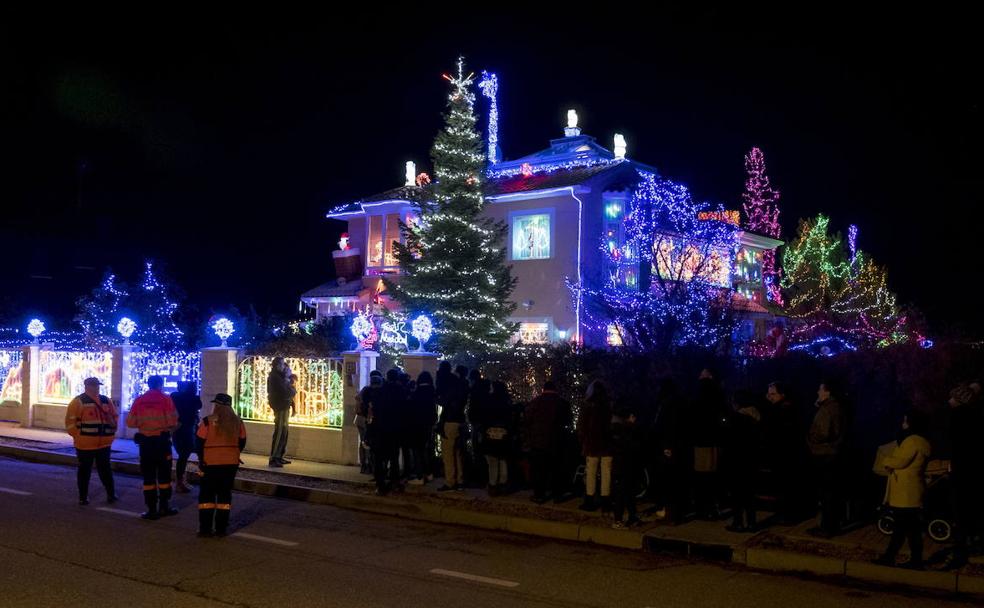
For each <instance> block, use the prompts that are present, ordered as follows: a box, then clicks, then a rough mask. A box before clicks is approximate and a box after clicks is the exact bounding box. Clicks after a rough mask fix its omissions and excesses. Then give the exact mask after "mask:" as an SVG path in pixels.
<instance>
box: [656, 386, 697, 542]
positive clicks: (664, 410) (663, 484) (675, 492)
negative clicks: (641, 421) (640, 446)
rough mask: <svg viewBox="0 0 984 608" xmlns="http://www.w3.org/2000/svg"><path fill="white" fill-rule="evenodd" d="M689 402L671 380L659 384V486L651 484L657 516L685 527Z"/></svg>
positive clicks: (657, 466)
mask: <svg viewBox="0 0 984 608" xmlns="http://www.w3.org/2000/svg"><path fill="white" fill-rule="evenodd" d="M686 416H687V407H686V399H684V397H683V395H682V394H681V393H680V390H679V388H678V387H677V384H676V382H674V380H673V379H672V378H668V377H667V378H663V379H662V380H660V382H659V392H658V393H657V397H656V417H655V420H654V421H653V426H652V430H651V433H652V441H651V442H650V444H651V446H652V448H653V449H654V450H656V454H655V458H654V459H652V460H654V461H655V464H656V466H655V467H654V468H653V470H655V471H658V473H657V476H656V477H657V480H658V481H657V482H656V483H654V484H652V485H653V486H655V487H654V488H653V487H651V489H654V490H655V491H656V492H657V493H658V494H662V496H660V497H659V501H658V502H661V503H662V507H663V508H662V509H661V510H659V511H657V512H656V516H657V517H660V516H661V515H662V518H665V519H666V520H667V521H669V522H670V523H671V524H674V525H676V524H680V523H683V520H684V517H685V516H686V514H687V507H688V506H689V500H690V484H689V479H690V471H691V469H692V466H691V464H690V460H691V458H692V456H693V444H692V443H691V442H690V438H689V436H688V434H687V431H688V426H687V424H686Z"/></svg>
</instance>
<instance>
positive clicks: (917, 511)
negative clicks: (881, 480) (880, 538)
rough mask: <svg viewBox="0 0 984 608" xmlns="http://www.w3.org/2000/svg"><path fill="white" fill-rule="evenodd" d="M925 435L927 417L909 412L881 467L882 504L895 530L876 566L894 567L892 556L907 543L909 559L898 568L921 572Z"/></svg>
mask: <svg viewBox="0 0 984 608" xmlns="http://www.w3.org/2000/svg"><path fill="white" fill-rule="evenodd" d="M928 431H929V419H928V417H927V416H926V415H925V414H924V413H922V412H920V411H918V410H911V411H910V412H909V413H907V414H906V415H905V417H904V418H903V419H902V432H901V433H900V436H899V439H898V447H896V448H895V450H894V451H893V452H892V454H891V456H889V457H888V458H886V459H885V461H884V463H883V465H884V467H885V470H886V471H888V483H887V485H886V487H885V503H886V504H887V505H888V508H889V509H891V511H892V518H893V519H894V520H895V527H894V529H893V530H892V538H891V540H889V541H888V547H886V548H885V553H884V554H882V556H881V557H879V558H878V559H876V560H874V562H875V563H876V564H880V565H882V566H895V565H896V564H895V556H896V554H897V553H898V552H899V549H901V548H902V544H903V543H904V542H905V540H906V539H908V540H909V553H910V557H909V561H908V562H906V563H904V564H901V567H903V568H910V569H912V570H922V569H923V561H922V551H923V538H922V534H923V533H922V530H923V522H922V507H923V497H924V496H925V494H926V463H928V462H929V455H930V446H929V441H928V440H927V439H926V435H927V434H928Z"/></svg>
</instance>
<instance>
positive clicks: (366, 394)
mask: <svg viewBox="0 0 984 608" xmlns="http://www.w3.org/2000/svg"><path fill="white" fill-rule="evenodd" d="M382 386H383V372H381V371H379V370H378V369H374V370H372V371H371V372H370V373H369V386H363V387H362V390H360V391H359V394H358V395H357V396H356V402H357V408H356V414H355V428H357V429H359V472H360V473H363V474H366V475H372V473H373V467H372V448H371V447H370V441H371V440H370V437H369V423H368V420H369V408H370V407H371V406H372V402H373V399H374V398H375V397H376V396H378V395H379V389H380V388H382Z"/></svg>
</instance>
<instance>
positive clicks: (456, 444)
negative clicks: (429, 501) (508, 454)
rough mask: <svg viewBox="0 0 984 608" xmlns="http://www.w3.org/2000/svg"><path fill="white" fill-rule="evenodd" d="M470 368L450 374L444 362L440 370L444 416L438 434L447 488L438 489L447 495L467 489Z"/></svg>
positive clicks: (438, 379) (459, 368) (441, 418)
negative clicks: (467, 420) (466, 455)
mask: <svg viewBox="0 0 984 608" xmlns="http://www.w3.org/2000/svg"><path fill="white" fill-rule="evenodd" d="M467 374H468V370H467V368H465V367H464V366H461V365H459V366H458V373H452V372H451V364H450V363H448V362H447V361H442V362H441V364H440V366H439V367H438V368H437V386H436V387H435V388H436V394H437V401H438V403H439V404H440V406H441V415H440V417H439V418H438V421H437V432H438V434H439V435H440V436H441V460H442V461H443V463H444V485H442V486H441V487H440V488H438V489H437V490H438V491H439V492H446V491H450V490H460V489H462V488H463V487H464V481H465V477H464V472H465V466H464V452H463V449H462V447H463V446H462V444H463V441H464V437H463V434H464V433H463V430H464V428H465V426H466V425H465V422H466V420H465V404H466V403H467V402H468V382H467V380H466V379H465V377H466V376H467Z"/></svg>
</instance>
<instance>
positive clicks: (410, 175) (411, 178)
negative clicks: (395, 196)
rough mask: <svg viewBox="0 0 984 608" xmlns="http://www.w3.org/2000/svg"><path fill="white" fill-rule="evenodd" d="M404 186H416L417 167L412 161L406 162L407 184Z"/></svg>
mask: <svg viewBox="0 0 984 608" xmlns="http://www.w3.org/2000/svg"><path fill="white" fill-rule="evenodd" d="M404 185H405V186H416V185H417V165H415V164H414V162H413V161H412V160H408V161H407V183H406V184H404Z"/></svg>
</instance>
